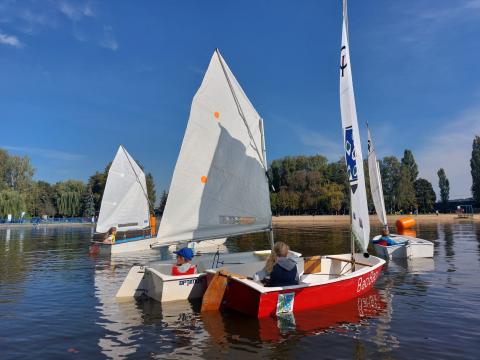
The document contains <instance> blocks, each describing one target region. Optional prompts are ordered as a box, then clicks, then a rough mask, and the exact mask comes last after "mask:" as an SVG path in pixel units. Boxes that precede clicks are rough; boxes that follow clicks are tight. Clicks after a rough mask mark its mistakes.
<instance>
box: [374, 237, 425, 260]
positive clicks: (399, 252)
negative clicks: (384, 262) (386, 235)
mask: <svg viewBox="0 0 480 360" xmlns="http://www.w3.org/2000/svg"><path fill="white" fill-rule="evenodd" d="M380 237H381V236H380V235H378V236H375V237H374V238H373V240H378V239H380ZM390 237H391V238H392V239H393V240H395V241H396V242H400V244H398V245H390V246H383V245H379V244H374V247H375V252H376V253H377V255H378V256H381V257H383V258H385V259H405V258H408V259H415V258H433V243H432V242H431V241H428V240H424V239H419V238H414V237H410V236H404V235H394V234H392V235H390Z"/></svg>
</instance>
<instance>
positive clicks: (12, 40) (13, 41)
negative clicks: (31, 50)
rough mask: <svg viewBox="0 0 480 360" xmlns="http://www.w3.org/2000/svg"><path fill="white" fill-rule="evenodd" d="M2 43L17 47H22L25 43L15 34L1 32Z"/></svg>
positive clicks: (0, 40) (0, 42)
mask: <svg viewBox="0 0 480 360" xmlns="http://www.w3.org/2000/svg"><path fill="white" fill-rule="evenodd" d="M0 44H4V45H9V46H13V47H16V48H17V49H19V48H22V47H23V44H22V43H21V42H20V40H18V38H17V37H16V36H14V35H8V34H5V33H2V32H0Z"/></svg>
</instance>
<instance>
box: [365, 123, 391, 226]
mask: <svg viewBox="0 0 480 360" xmlns="http://www.w3.org/2000/svg"><path fill="white" fill-rule="evenodd" d="M367 131H368V175H369V177H370V192H371V193H372V199H373V204H374V205H375V212H376V213H377V216H378V220H380V222H381V223H382V224H383V226H388V225H387V212H386V211H385V201H384V199H383V188H382V176H381V175H380V166H379V164H378V161H377V155H376V154H375V147H374V146H373V141H372V135H371V134H370V129H369V128H368V126H367Z"/></svg>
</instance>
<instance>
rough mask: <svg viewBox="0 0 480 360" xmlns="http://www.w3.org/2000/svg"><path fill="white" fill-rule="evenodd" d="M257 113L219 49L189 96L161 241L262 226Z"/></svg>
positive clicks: (267, 215) (263, 187)
mask: <svg viewBox="0 0 480 360" xmlns="http://www.w3.org/2000/svg"><path fill="white" fill-rule="evenodd" d="M260 124H261V121H260V116H259V115H258V113H257V112H256V110H255V108H254V107H253V105H252V104H251V103H250V101H249V100H248V98H247V96H246V95H245V93H244V92H243V90H242V88H241V87H240V85H239V84H238V82H237V80H236V79H235V77H234V75H233V74H232V72H231V71H230V69H229V68H228V66H227V64H226V63H225V61H224V60H223V58H222V56H221V55H220V53H219V52H218V50H216V51H215V52H214V54H213V56H212V58H211V60H210V64H209V66H208V69H207V72H206V73H205V76H204V78H203V81H202V84H201V86H200V88H199V89H198V91H197V93H196V94H195V97H194V98H193V102H192V108H191V111H190V118H189V120H188V124H187V129H186V131H185V136H184V138H183V143H182V147H181V150H180V154H179V156H178V160H177V164H176V166H175V170H174V173H173V178H172V183H171V185H170V191H169V193H168V200H167V203H166V205H165V211H164V213H163V217H162V220H161V223H160V228H159V231H158V240H159V242H160V243H165V242H167V243H170V242H178V241H190V240H194V241H195V240H202V239H212V238H220V237H228V236H233V235H237V234H243V233H248V232H256V231H262V230H266V229H268V228H269V227H270V225H271V224H270V223H271V210H270V197H269V190H268V181H267V178H266V169H265V165H264V164H265V163H264V159H263V155H262V132H261V128H260Z"/></svg>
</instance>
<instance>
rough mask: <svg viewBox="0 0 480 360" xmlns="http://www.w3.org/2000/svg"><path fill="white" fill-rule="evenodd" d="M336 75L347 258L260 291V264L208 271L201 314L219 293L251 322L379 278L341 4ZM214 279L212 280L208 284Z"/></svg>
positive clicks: (328, 258)
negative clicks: (346, 196)
mask: <svg viewBox="0 0 480 360" xmlns="http://www.w3.org/2000/svg"><path fill="white" fill-rule="evenodd" d="M339 72H340V107H341V116H342V127H343V136H344V146H345V162H346V165H347V172H348V176H349V183H350V200H351V201H350V204H351V205H350V206H351V253H350V254H341V255H324V256H316V257H312V258H306V259H299V260H298V261H297V271H298V274H299V275H300V276H299V283H298V285H294V286H286V287H266V286H264V285H263V284H261V283H260V282H257V281H254V280H253V275H254V274H255V273H256V272H258V271H261V270H262V268H263V266H264V263H263V262H258V263H250V264H243V265H233V266H229V267H226V268H224V269H223V271H224V274H226V275H225V276H223V280H219V279H220V278H222V276H221V275H219V273H218V269H212V270H209V271H208V277H209V280H210V282H211V284H212V285H213V286H210V287H209V290H210V288H212V291H211V294H210V293H209V290H207V293H206V294H205V296H204V304H206V305H205V306H204V307H203V308H202V309H204V310H205V311H207V310H212V309H214V308H215V306H217V305H218V306H219V305H220V302H221V301H220V300H221V297H219V296H217V295H216V294H218V293H220V292H222V295H223V304H224V305H225V306H226V307H227V308H230V309H233V310H237V311H240V312H242V313H244V314H247V315H250V316H253V317H257V318H263V317H267V316H275V315H279V314H282V313H291V312H298V311H303V310H309V309H313V308H318V307H323V306H330V305H334V304H339V303H342V302H346V301H348V300H351V299H354V298H356V297H358V296H362V295H363V294H365V293H366V292H368V291H369V290H371V289H372V287H373V285H374V284H375V281H376V280H377V278H378V277H379V276H380V272H381V270H382V267H383V265H384V264H385V261H384V260H383V259H381V258H378V257H375V256H369V255H368V253H367V247H368V244H369V238H370V223H369V213H368V205H367V196H366V188H365V176H364V171H363V158H362V151H361V143H360V134H359V129H358V121H357V113H356V107H355V97H354V92H353V83H352V72H351V66H350V53H349V45H348V28H347V11H346V1H345V0H344V3H343V29H342V46H341V54H340V71H339ZM355 245H357V246H358V249H359V250H360V251H359V252H358V253H356V252H355ZM214 276H215V280H214V281H212V279H213V277H214ZM221 281H223V285H222V284H221V283H220V282H221ZM227 284H228V285H227ZM225 286H226V291H225V293H224V294H223V289H224V288H225ZM219 290H220V291H219ZM210 295H215V296H210ZM212 298H214V299H213V301H212ZM212 304H213V305H212Z"/></svg>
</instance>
